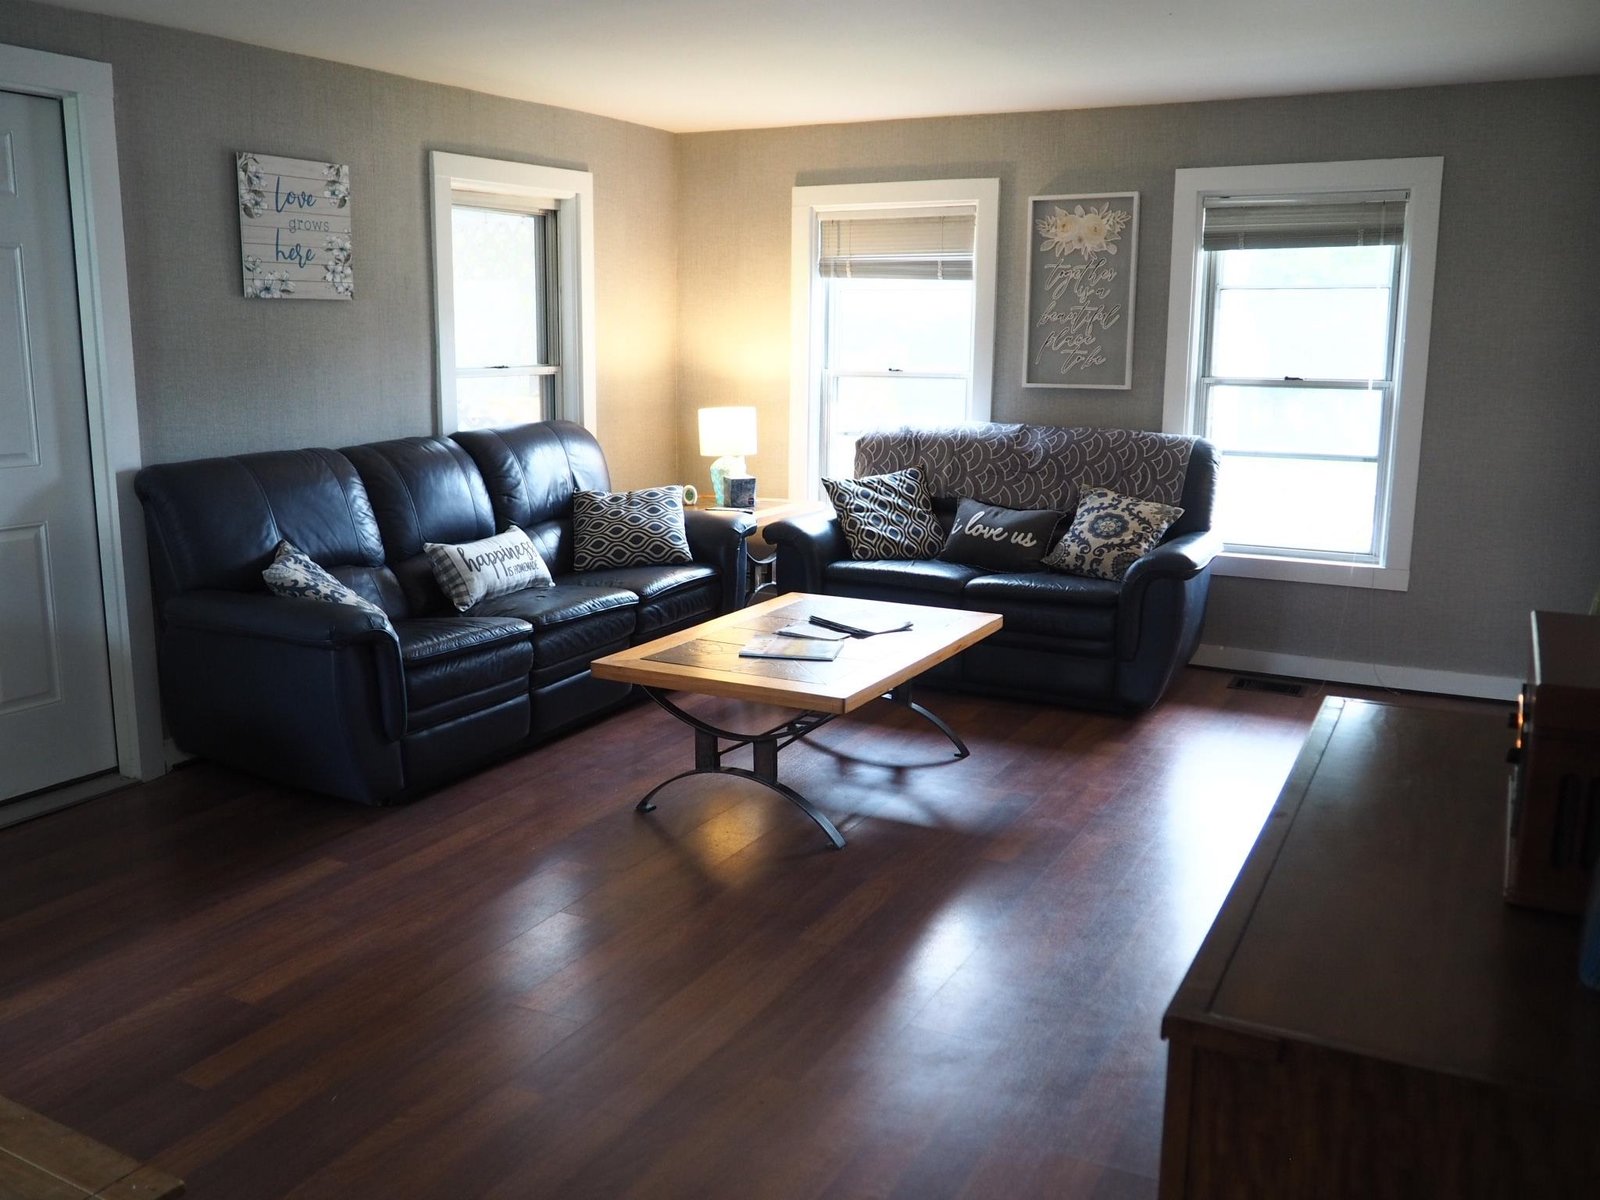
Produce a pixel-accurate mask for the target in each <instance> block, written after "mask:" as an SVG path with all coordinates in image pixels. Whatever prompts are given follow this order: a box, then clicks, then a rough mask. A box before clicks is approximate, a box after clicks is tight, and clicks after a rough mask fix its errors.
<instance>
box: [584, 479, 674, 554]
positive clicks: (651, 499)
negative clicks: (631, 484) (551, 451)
mask: <svg viewBox="0 0 1600 1200" xmlns="http://www.w3.org/2000/svg"><path fill="white" fill-rule="evenodd" d="M692 560H693V555H691V554H690V553H689V536H688V534H687V533H685V532H684V528H683V487H682V485H680V484H676V483H674V484H668V485H666V486H663V487H652V488H639V489H638V490H637V491H632V492H577V493H575V494H574V495H573V497H572V569H573V570H574V571H592V570H595V569H596V568H599V567H659V566H667V565H669V564H672V563H686V562H690V561H692Z"/></svg>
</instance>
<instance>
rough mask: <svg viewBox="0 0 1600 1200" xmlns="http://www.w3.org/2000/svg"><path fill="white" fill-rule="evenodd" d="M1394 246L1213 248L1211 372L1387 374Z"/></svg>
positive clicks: (1266, 376) (1325, 375)
mask: <svg viewBox="0 0 1600 1200" xmlns="http://www.w3.org/2000/svg"><path fill="white" fill-rule="evenodd" d="M1394 254H1395V248H1394V247H1392V246H1365V247H1362V246H1348V247H1327V248H1311V249H1304V248H1297V249H1283V250H1224V251H1218V252H1216V253H1215V254H1214V255H1213V256H1212V257H1213V259H1214V260H1215V266H1216V271H1217V282H1218V290H1217V294H1216V310H1215V312H1214V314H1213V317H1212V343H1211V360H1210V370H1209V373H1210V374H1211V375H1216V376H1225V377H1226V376H1232V377H1235V378H1245V379H1281V378H1283V377H1284V376H1286V375H1287V376H1294V377H1298V378H1301V379H1387V378H1388V371H1389V304H1390V291H1391V283H1392V280H1393V276H1392V272H1393V270H1394Z"/></svg>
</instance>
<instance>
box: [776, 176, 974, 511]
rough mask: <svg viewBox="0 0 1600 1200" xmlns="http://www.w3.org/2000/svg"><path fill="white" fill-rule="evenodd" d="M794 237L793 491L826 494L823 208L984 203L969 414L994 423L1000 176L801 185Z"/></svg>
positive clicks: (791, 274)
mask: <svg viewBox="0 0 1600 1200" xmlns="http://www.w3.org/2000/svg"><path fill="white" fill-rule="evenodd" d="M792 204H793V207H792V209H791V213H790V236H789V247H790V249H789V421H788V425H789V495H791V496H793V497H796V498H800V497H804V498H806V499H816V498H818V497H819V496H820V495H821V494H822V493H821V489H820V486H819V484H818V482H817V478H816V476H817V464H818V463H819V462H820V461H821V458H822V449H821V446H820V445H819V444H818V434H817V430H818V429H819V427H820V421H819V419H818V413H817V405H818V404H819V403H820V402H821V397H820V396H818V395H816V394H815V391H816V389H814V388H813V387H812V380H813V379H814V378H816V377H817V374H818V372H817V370H816V369H814V368H816V367H817V365H818V364H819V362H820V357H821V352H822V342H821V330H820V328H819V324H820V322H819V321H818V320H817V317H818V314H819V312H820V303H819V292H820V289H818V288H816V287H814V286H812V285H813V282H814V280H815V275H816V272H815V270H814V269H813V267H814V264H815V263H816V261H817V240H818V237H819V236H820V227H819V221H820V219H821V214H823V213H827V212H840V211H848V210H851V209H884V210H888V209H916V208H932V207H938V206H943V205H948V204H971V205H975V206H976V208H977V222H976V228H975V229H974V242H973V263H972V273H973V284H974V296H973V331H972V337H973V346H972V396H971V398H970V399H969V401H968V404H967V419H968V420H971V421H987V420H989V419H990V417H991V415H992V414H993V412H994V407H993V406H994V336H995V278H996V273H997V272H996V266H997V263H998V257H997V256H998V254H999V247H1000V181H999V180H998V179H916V180H908V181H905V182H901V183H844V184H830V185H824V186H818V187H797V188H795V189H794V191H793V198H792Z"/></svg>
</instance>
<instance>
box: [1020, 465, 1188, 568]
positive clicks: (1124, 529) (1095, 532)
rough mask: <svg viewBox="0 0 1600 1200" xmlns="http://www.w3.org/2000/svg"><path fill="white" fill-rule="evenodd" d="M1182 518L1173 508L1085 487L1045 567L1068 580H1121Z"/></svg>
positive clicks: (1045, 562) (1046, 559) (1180, 510)
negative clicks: (1085, 577) (1076, 577)
mask: <svg viewBox="0 0 1600 1200" xmlns="http://www.w3.org/2000/svg"><path fill="white" fill-rule="evenodd" d="M1181 516H1183V509H1181V508H1178V507H1177V506H1175V505H1172V504H1158V503H1156V502H1155V501H1154V500H1140V499H1138V498H1136V497H1134V496H1124V495H1122V494H1121V493H1119V492H1113V491H1111V490H1110V489H1109V488H1097V487H1091V488H1084V489H1083V490H1082V492H1081V494H1080V496H1079V498H1078V511H1077V513H1076V514H1075V515H1074V516H1073V518H1072V528H1071V529H1069V530H1067V532H1066V533H1065V534H1064V535H1063V536H1062V538H1061V541H1060V542H1058V543H1057V544H1056V548H1055V549H1054V550H1052V551H1051V552H1050V553H1049V554H1047V555H1046V556H1045V559H1044V565H1045V566H1047V567H1052V568H1054V569H1055V570H1057V571H1065V572H1067V573H1068V574H1069V575H1090V576H1093V577H1094V578H1096V579H1121V578H1122V577H1123V576H1124V575H1126V574H1127V573H1128V568H1129V567H1131V566H1133V564H1134V563H1135V562H1136V561H1138V559H1139V558H1140V557H1141V556H1143V555H1144V554H1146V553H1148V552H1149V551H1150V550H1151V549H1152V548H1153V547H1154V546H1155V544H1156V543H1157V542H1159V541H1160V540H1161V535H1162V534H1164V533H1166V531H1167V529H1168V527H1170V526H1171V524H1172V523H1173V522H1174V521H1176V520H1177V519H1178V518H1179V517H1181Z"/></svg>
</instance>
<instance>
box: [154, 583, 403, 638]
mask: <svg viewBox="0 0 1600 1200" xmlns="http://www.w3.org/2000/svg"><path fill="white" fill-rule="evenodd" d="M161 617H162V623H163V624H164V626H165V627H166V628H168V629H187V630H203V631H205V632H207V633H220V634H236V635H238V636H241V637H253V638H269V639H271V640H273V641H279V642H290V643H293V644H295V645H300V646H317V647H323V648H332V647H336V646H343V645H348V644H350V643H354V642H362V641H376V640H381V639H383V638H387V639H388V640H389V641H391V642H393V641H396V639H395V636H394V630H393V629H391V628H390V626H389V625H388V623H387V622H386V621H384V620H382V619H381V618H379V617H378V616H377V615H376V614H374V613H370V612H368V611H367V610H366V609H364V608H357V607H356V606H355V605H354V604H329V603H328V602H327V601H325V600H311V599H307V598H305V597H300V596H274V595H273V594H272V593H271V592H224V591H196V592H185V593H183V594H182V595H179V596H174V597H173V598H172V599H171V600H169V601H167V604H166V607H165V608H163V609H162V611H161ZM397 645H398V643H397Z"/></svg>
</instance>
